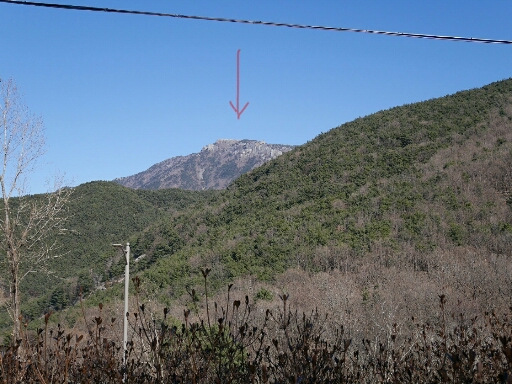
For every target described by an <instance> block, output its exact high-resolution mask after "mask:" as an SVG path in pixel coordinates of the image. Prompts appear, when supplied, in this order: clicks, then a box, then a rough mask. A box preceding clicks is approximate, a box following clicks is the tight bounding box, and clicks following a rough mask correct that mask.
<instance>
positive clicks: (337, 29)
mask: <svg viewBox="0 0 512 384" xmlns="http://www.w3.org/2000/svg"><path fill="white" fill-rule="evenodd" d="M0 3H9V4H19V5H31V6H36V7H47V8H59V9H68V10H75V11H92V12H107V13H124V14H131V15H146V16H163V17H174V18H179V19H193V20H207V21H220V22H229V23H241V24H255V25H267V26H273V27H288V28H299V29H315V30H321V31H334V32H357V33H370V34H374V35H387V36H401V37H413V38H418V39H431V40H449V41H462V42H466V43H486V44H512V40H495V39H482V38H477V37H459V36H442V35H428V34H423V33H407V32H388V31H377V30H373V29H355V28H342V27H325V26H318V25H304V24H289V23H276V22H272V21H252V20H238V19H227V18H223V17H208V16H192V15H180V14H175V13H160V12H147V11H132V10H126V9H113V8H99V7H89V6H81V5H69V4H52V3H39V2H32V1H17V0H0Z"/></svg>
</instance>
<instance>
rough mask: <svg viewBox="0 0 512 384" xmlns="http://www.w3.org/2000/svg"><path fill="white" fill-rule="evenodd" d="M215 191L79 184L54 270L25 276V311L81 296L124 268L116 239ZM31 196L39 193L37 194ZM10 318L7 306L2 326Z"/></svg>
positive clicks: (33, 313)
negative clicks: (149, 189) (48, 272)
mask: <svg viewBox="0 0 512 384" xmlns="http://www.w3.org/2000/svg"><path fill="white" fill-rule="evenodd" d="M215 194H216V193H215V192H211V191H209V192H192V191H182V190H177V189H168V190H160V191H141V190H132V189H129V188H126V187H123V186H121V185H119V184H116V183H113V182H101V181H98V182H91V183H86V184H82V185H80V186H78V187H76V188H74V191H73V194H72V198H71V200H70V203H69V204H68V206H67V208H68V212H69V214H68V217H69V218H68V221H67V228H68V229H69V230H68V233H67V235H65V236H59V238H58V245H59V248H58V251H57V253H58V254H60V255H61V257H58V258H56V259H53V260H52V261H51V262H50V265H49V270H50V271H52V274H51V275H46V274H39V273H34V274H29V275H27V278H26V279H25V280H24V282H23V285H22V289H23V293H24V298H23V302H24V303H25V304H24V307H23V313H24V315H25V316H27V317H28V318H29V319H30V318H36V317H39V316H40V315H41V314H43V313H44V312H45V311H48V310H50V309H52V310H59V309H63V308H65V307H67V306H69V305H71V304H72V303H74V302H75V301H76V300H77V297H78V293H79V287H82V290H83V291H84V293H86V294H87V293H88V292H89V291H92V290H94V289H96V288H98V287H100V286H103V285H104V284H105V283H106V282H108V281H110V280H112V279H113V278H115V277H117V276H118V275H119V274H120V273H122V272H124V264H123V263H124V258H122V255H121V254H120V252H119V251H118V250H117V249H115V248H113V247H112V245H111V244H113V243H120V242H122V243H125V242H127V241H130V239H131V237H132V236H133V235H134V234H137V233H138V232H140V231H142V230H143V229H145V228H146V227H148V226H150V225H151V224H153V223H155V222H158V221H159V220H161V219H162V218H163V217H167V216H171V215H173V214H174V213H175V212H177V211H181V210H183V209H185V208H187V207H189V206H191V205H194V204H197V203H202V202H206V201H207V200H208V199H210V198H211V197H213V196H215ZM31 198H34V199H36V198H39V196H33V197H31ZM8 322H9V320H8V318H7V315H6V313H5V312H4V311H2V313H1V314H0V326H4V325H5V324H6V323H8Z"/></svg>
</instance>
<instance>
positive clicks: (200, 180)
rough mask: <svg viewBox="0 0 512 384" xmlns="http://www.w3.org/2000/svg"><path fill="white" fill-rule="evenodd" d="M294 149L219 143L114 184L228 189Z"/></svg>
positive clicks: (249, 142) (259, 143)
mask: <svg viewBox="0 0 512 384" xmlns="http://www.w3.org/2000/svg"><path fill="white" fill-rule="evenodd" d="M292 148H293V146H291V145H281V144H267V143H265V142H264V141H256V140H217V141H216V142H215V143H213V144H208V145H206V146H205V147H203V149H202V150H201V152H199V153H193V154H191V155H188V156H178V157H173V158H171V159H167V160H165V161H162V162H160V163H158V164H155V165H153V166H152V167H150V168H149V169H148V170H146V171H144V172H140V173H137V174H136V175H133V176H128V177H121V178H119V179H116V180H114V181H115V182H116V183H119V184H121V185H124V186H126V187H130V188H141V189H162V188H180V189H188V190H196V191H200V190H205V189H224V188H226V187H227V186H228V184H229V183H231V182H232V181H233V180H234V179H236V178H237V177H239V176H240V175H242V174H244V173H246V172H248V171H250V170H251V169H254V168H256V167H259V166H260V165H262V164H264V163H266V162H267V161H269V160H272V159H274V158H276V157H277V156H280V155H281V154H283V153H285V152H288V151H289V150H291V149H292Z"/></svg>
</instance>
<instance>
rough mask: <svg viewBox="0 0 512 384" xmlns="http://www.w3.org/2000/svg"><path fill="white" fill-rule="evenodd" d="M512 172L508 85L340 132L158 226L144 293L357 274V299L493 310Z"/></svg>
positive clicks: (511, 223) (147, 245)
mask: <svg viewBox="0 0 512 384" xmlns="http://www.w3.org/2000/svg"><path fill="white" fill-rule="evenodd" d="M511 164H512V80H510V79H509V80H505V81H500V82H497V83H493V84H490V85H488V86H485V87H483V88H479V89H473V90H469V91H462V92H458V93H456V94H454V95H450V96H445V97H441V98H437V99H432V100H428V101H425V102H420V103H415V104H410V105H404V106H401V107H395V108H392V109H390V110H385V111H380V112H377V113H375V114H372V115H370V116H367V117H363V118H358V119H356V120H354V121H352V122H349V123H346V124H343V125H341V126H339V127H337V128H335V129H332V130H330V131H329V132H326V133H323V134H321V135H319V136H318V137H316V138H315V139H313V140H311V141H310V142H308V143H306V144H304V145H302V146H299V147H296V148H294V149H293V150H292V151H289V152H287V153H285V154H283V155H282V156H280V157H278V158H276V159H274V160H272V161H270V162H268V163H266V164H264V165H262V166H261V167H258V168H256V169H254V170H252V171H250V172H248V173H246V174H244V175H243V176H241V177H240V178H238V179H237V180H236V181H235V182H234V183H232V184H231V185H230V186H229V187H228V189H227V190H225V191H223V192H222V194H221V195H220V196H219V197H218V198H217V200H216V202H214V203H212V204H210V205H209V206H208V207H204V208H200V209H198V208H194V209H193V210H190V209H189V210H186V211H184V212H181V213H179V214H177V215H175V216H174V217H173V218H172V219H171V220H166V221H165V223H163V222H162V223H159V224H155V225H153V226H152V227H150V228H148V229H147V230H146V231H145V232H144V233H143V234H141V235H140V236H139V237H138V238H137V239H136V240H135V241H134V242H133V246H134V250H135V252H136V253H137V254H141V253H145V254H147V260H148V269H147V270H146V271H145V272H144V274H143V275H142V278H143V280H144V281H145V284H147V285H148V286H150V287H152V289H154V291H155V292H156V291H158V290H159V289H161V290H164V292H168V293H171V295H172V296H173V297H176V298H179V297H180V295H185V294H186V292H189V290H190V287H192V286H194V284H200V283H201V280H202V276H201V273H200V272H199V269H200V268H204V267H208V268H211V270H212V271H211V274H210V278H209V279H210V281H211V282H212V284H214V285H215V286H219V287H220V286H222V284H226V282H227V281H233V280H235V279H236V278H237V277H242V276H244V277H247V276H252V277H253V278H256V279H257V280H259V281H267V282H269V283H271V282H275V281H276V280H275V279H277V278H278V276H279V275H280V274H282V273H286V272H287V271H288V270H289V269H290V268H299V269H300V270H305V271H309V272H331V271H340V270H341V271H344V273H345V274H346V275H347V276H351V274H353V276H355V277H354V279H353V280H351V281H354V283H353V285H352V287H354V288H353V289H354V293H353V296H352V297H360V295H361V292H370V291H371V292H374V291H377V292H376V293H375V295H376V297H377V296H378V295H380V297H383V295H387V294H388V293H392V292H394V291H396V290H397V289H403V287H402V288H400V287H398V285H397V284H399V283H402V284H405V283H404V282H405V281H407V282H411V285H410V288H408V289H410V292H415V291H414V290H415V285H414V284H415V283H417V282H418V281H422V282H423V283H422V284H424V288H425V290H424V292H427V291H428V292H431V293H430V294H431V295H432V294H433V295H434V296H436V295H435V294H434V293H438V292H446V291H447V290H450V292H452V293H453V294H461V295H462V294H464V295H468V297H469V296H471V295H475V297H477V296H478V295H479V294H480V295H487V294H491V293H492V294H495V296H492V297H496V300H497V298H503V297H505V296H504V293H503V292H505V291H503V290H502V287H504V286H507V287H510V285H509V283H508V282H507V281H508V280H507V279H508V277H506V276H507V274H506V270H507V269H506V268H508V267H505V268H501V267H499V265H503V266H505V265H507V264H504V263H505V261H506V260H508V259H507V258H510V257H512V195H511V193H512V172H511ZM167 239H169V240H167ZM177 244H179V247H177V246H176V245H177ZM165 247H167V250H165ZM491 260H492V261H491ZM397 273H402V274H403V276H400V278H396V277H395V278H392V277H389V276H390V275H389V274H395V276H396V274H397ZM297 276H300V275H298V274H297ZM347 276H346V277H345V278H344V279H347V278H348V277H347ZM386 276H388V277H386ZM356 277H357V278H356ZM308 278H309V277H308ZM298 279H299V280H304V277H298ZM418 279H419V280H418ZM304 281H305V280H304ZM498 282H499V283H498ZM297 284H301V283H299V282H297ZM393 284H395V285H393ZM198 287H200V285H198ZM383 287H386V289H385V290H384V288H383ZM198 289H200V288H196V291H197V290H198ZM314 289H317V288H316V287H308V289H306V288H305V289H304V292H303V294H305V293H306V292H308V291H310V290H311V291H314ZM347 289H348V288H347ZM500 289H501V290H500ZM187 290H188V291H187ZM369 290H370V291H369ZM470 291H471V293H470ZM358 292H359V293H358ZM408 292H409V291H408ZM479 292H480V293H479ZM481 292H484V293H481ZM493 292H494V293H493ZM506 292H510V290H507V291H506ZM326 294H327V293H326ZM422 294H423V293H422ZM425 294H426V293H425ZM368 295H370V294H369V293H368ZM368 295H367V294H366V293H365V297H373V296H371V295H370V296H368ZM372 295H373V293H372ZM418 295H420V293H418ZM480 297H483V296H480ZM409 299H410V301H408V303H409V302H415V303H416V302H417V303H419V302H421V300H419V299H414V298H413V297H409ZM333 300H334V298H333ZM336 300H338V299H336ZM389 300H395V299H394V298H390V299H389ZM414 300H416V301H414ZM425 300H426V298H425ZM482 303H483V304H482V305H484V304H485V305H487V303H490V301H485V300H484V301H482ZM400 305H402V304H400ZM408 305H409V304H408Z"/></svg>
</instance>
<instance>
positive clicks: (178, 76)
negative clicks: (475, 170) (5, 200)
mask: <svg viewBox="0 0 512 384" xmlns="http://www.w3.org/2000/svg"><path fill="white" fill-rule="evenodd" d="M48 2H54V3H60V4H75V5H90V6H95V7H110V8H124V9H133V10H145V11H155V12H166V13H176V14H187V15H201V16H211V17H225V18H237V19H249V20H263V21H276V22H287V23H297V24H310V25H325V26H333V27H348V28H362V29H376V30H386V31H397V32H413V33H426V34H440V35H454V36H465V37H479V38H491V39H505V40H512V29H511V28H510V25H511V21H510V20H512V1H508V0H487V1H473V0H465V1H458V0H453V1H446V0H442V1H441V0H433V1H428V2H426V1H422V2H419V1H411V0H403V1H402V0H388V1H382V0H374V1H364V0H354V1H340V0H316V1H297V0H259V1H246V0H237V1H232V0H216V1H211V0H197V1H195V0H194V1H193V0H186V1H185V0H181V1H178V0H176V1H171V0H145V1H141V0H139V1H132V0H123V1H121V0H86V1H82V0H74V1H72V0H69V1H61V0H54V1H48ZM0 36H2V37H1V38H0V53H1V54H0V77H2V78H9V77H12V78H13V79H14V80H15V81H16V83H17V85H18V87H19V88H20V90H21V91H22V92H23V94H24V98H25V103H26V104H27V105H28V107H29V109H30V110H31V111H32V112H34V113H36V114H38V115H42V116H43V118H44V121H45V128H46V141H47V153H46V155H45V156H44V157H43V158H42V159H41V161H40V162H39V166H38V168H37V172H36V173H35V174H34V176H33V178H32V184H31V192H33V193H38V192H44V191H45V184H44V182H45V180H47V179H50V178H52V177H53V175H55V174H56V173H64V174H65V175H66V178H67V179H68V180H70V182H71V183H72V184H73V185H78V184H81V183H84V182H87V181H92V180H111V179H114V178H116V177H121V176H128V175H132V174H134V173H137V172H140V171H143V170H145V169H147V168H148V167H149V166H151V165H153V164H155V163H157V162H160V161H162V160H165V159H167V158H170V157H173V156H180V155H187V154H190V153H193V152H199V151H200V150H201V148H202V147H203V146H204V145H206V144H208V143H212V142H214V141H215V140H217V139H220V138H232V139H256V140H264V141H266V142H268V143H280V144H303V143H305V142H307V141H309V140H312V139H313V138H314V137H315V136H317V135H318V134H320V133H321V132H326V131H328V130H330V129H331V128H334V127H337V126H339V125H341V124H342V123H345V122H347V121H350V120H353V119H355V118H357V117H360V116H365V115H368V114H371V113H373V112H377V111H379V110H382V109H387V108H390V107H393V106H397V105H403V104H407V103H412V102H417V101H422V100H427V99H430V98H433V97H439V96H444V95H446V94H450V93H454V92H456V91H459V90H463V89H470V88H475V87H480V86H483V85H485V84H488V83H491V82H493V81H498V80H502V79H505V78H509V77H512V46H511V45H492V44H475V43H463V42H450V41H434V40H421V39H412V38H404V37H390V36H377V35H369V34H360V33H349V32H327V31H313V30H299V29H289V28H278V27H268V26H261V25H259V26H258V25H244V24H233V23H220V22H213V21H198V20H183V19H174V18H163V17H150V16H135V15H121V14H107V13H93V12H79V11H67V10H55V9H46V8H39V7H30V6H23V5H17V4H5V3H0ZM238 49H241V53H240V76H241V77H240V80H241V83H240V104H241V105H243V104H245V103H246V102H249V103H250V104H249V106H248V108H247V110H246V111H245V112H244V113H243V114H242V116H241V117H240V119H239V120H238V119H237V118H236V114H235V112H234V111H233V110H232V109H231V107H230V106H229V101H232V102H233V103H235V102H236V52H237V50H238Z"/></svg>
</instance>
